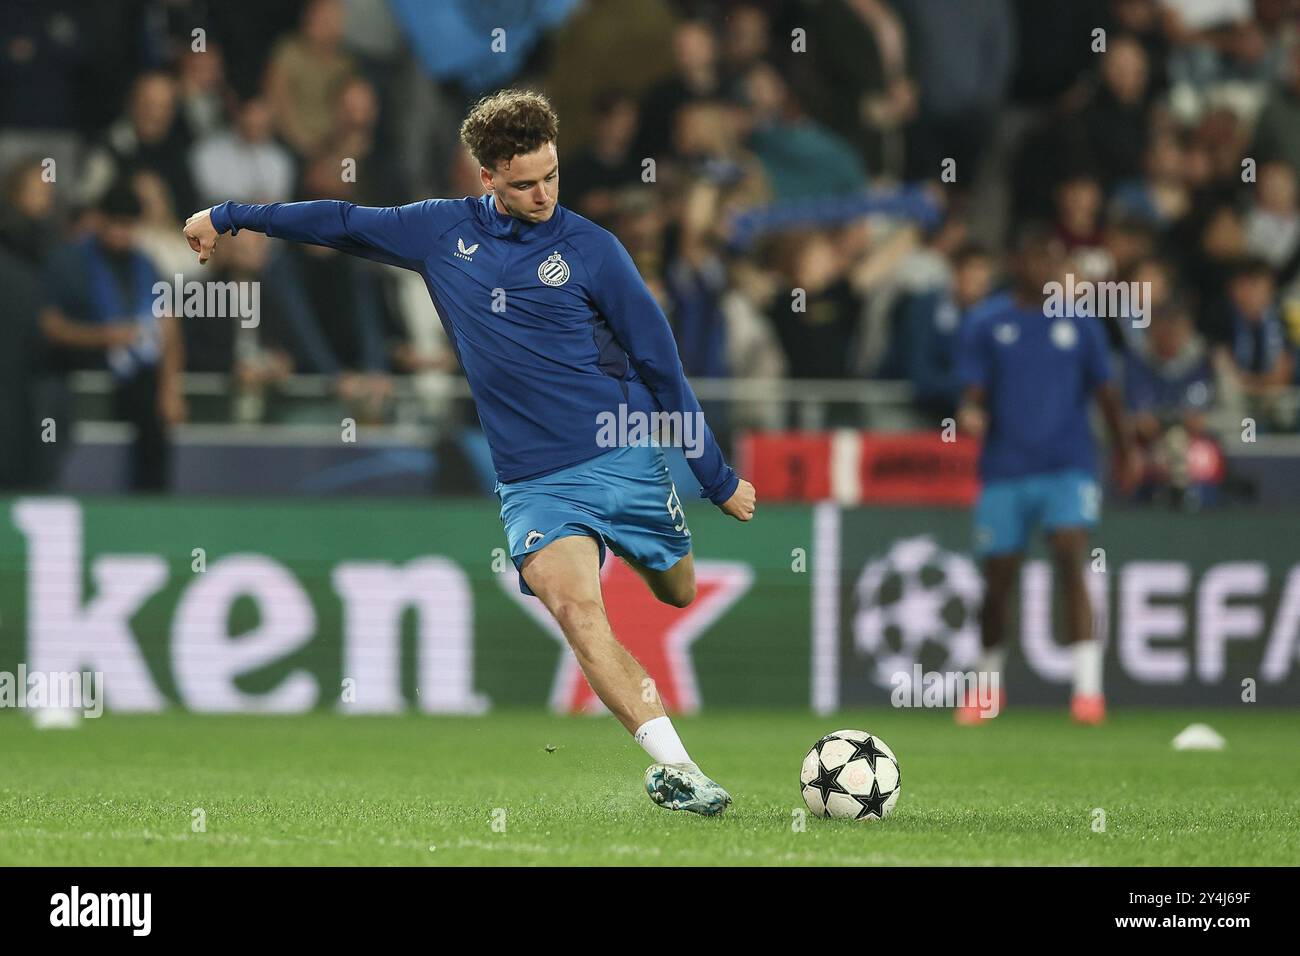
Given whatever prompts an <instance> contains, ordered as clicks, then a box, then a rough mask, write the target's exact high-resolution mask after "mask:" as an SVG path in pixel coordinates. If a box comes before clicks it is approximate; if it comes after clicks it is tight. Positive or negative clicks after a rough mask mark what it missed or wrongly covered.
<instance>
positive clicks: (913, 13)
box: [897, 0, 1016, 189]
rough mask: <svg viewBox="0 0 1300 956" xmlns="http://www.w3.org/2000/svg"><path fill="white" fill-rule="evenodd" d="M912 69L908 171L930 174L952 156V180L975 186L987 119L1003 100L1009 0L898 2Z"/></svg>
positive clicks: (1010, 55) (1010, 57)
mask: <svg viewBox="0 0 1300 956" xmlns="http://www.w3.org/2000/svg"><path fill="white" fill-rule="evenodd" d="M897 6H898V10H899V12H900V13H901V14H902V17H903V22H904V23H905V24H906V27H907V33H908V42H909V48H908V55H907V62H908V63H910V64H912V67H913V69H914V70H915V71H916V81H917V85H918V87H919V90H920V98H919V116H918V119H917V121H916V123H915V124H914V125H913V126H912V127H911V129H909V131H908V135H909V142H908V153H909V162H908V169H909V174H910V175H911V176H912V177H914V178H917V179H937V178H938V176H939V173H940V164H941V162H942V161H943V160H944V159H945V158H951V159H954V160H956V164H957V184H958V187H959V188H963V189H964V188H968V187H969V186H970V185H972V184H973V183H974V180H975V177H976V172H977V170H978V168H979V161H980V158H981V156H982V154H983V151H984V147H985V146H986V145H987V144H988V140H989V132H990V130H991V129H992V128H993V123H994V116H995V114H996V113H997V111H998V109H999V108H1000V107H1001V106H1002V104H1003V102H1004V100H1005V99H1006V95H1007V90H1008V89H1009V87H1010V83H1011V71H1012V68H1013V65H1014V55H1015V49H1016V23H1015V19H1014V17H1013V16H1012V11H1011V4H1010V3H1009V2H1008V0H980V2H979V3H950V2H948V0H898V4H897Z"/></svg>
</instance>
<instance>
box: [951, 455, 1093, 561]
mask: <svg viewBox="0 0 1300 956" xmlns="http://www.w3.org/2000/svg"><path fill="white" fill-rule="evenodd" d="M1100 514H1101V488H1100V486H1099V485H1098V484H1097V479H1096V478H1095V477H1093V476H1092V475H1091V474H1089V473H1088V472H1086V471H1082V470H1079V469H1073V468H1072V469H1067V470H1065V471H1055V472H1048V473H1045V474H1041V475H1026V476H1024V477H1022V478H1008V479H1004V480H1001V481H991V482H988V483H987V484H985V485H984V487H983V488H982V489H981V490H980V495H979V500H978V501H976V503H975V542H974V544H975V554H976V555H977V556H979V557H988V556H989V555H997V554H1013V553H1017V552H1022V551H1024V550H1025V547H1026V546H1027V545H1028V543H1029V536H1030V534H1032V533H1033V531H1034V529H1035V528H1042V529H1043V531H1045V532H1051V531H1056V530H1058V529H1060V528H1086V529H1089V530H1091V529H1092V528H1094V527H1096V525H1097V520H1098V518H1099V517H1100Z"/></svg>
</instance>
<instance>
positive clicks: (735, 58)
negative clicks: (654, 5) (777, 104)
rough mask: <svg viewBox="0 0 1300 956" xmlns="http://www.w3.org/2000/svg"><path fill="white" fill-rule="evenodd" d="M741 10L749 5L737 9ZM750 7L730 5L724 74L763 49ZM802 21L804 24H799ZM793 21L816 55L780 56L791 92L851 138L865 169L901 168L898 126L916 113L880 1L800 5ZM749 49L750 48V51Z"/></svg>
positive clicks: (896, 35)
mask: <svg viewBox="0 0 1300 956" xmlns="http://www.w3.org/2000/svg"><path fill="white" fill-rule="evenodd" d="M741 11H752V13H750V14H747V15H746V16H744V17H742V16H740V15H739V14H740V12H741ZM759 17H763V14H762V13H761V12H760V11H758V10H756V9H755V8H752V7H741V8H739V10H737V11H735V12H733V20H732V22H731V23H729V25H728V33H727V38H728V50H729V51H730V50H732V49H733V48H734V47H735V46H743V48H744V49H745V50H746V52H747V54H748V55H747V56H740V55H737V54H731V55H729V56H728V64H729V70H728V75H731V76H744V75H745V73H746V72H747V71H748V69H749V68H750V67H751V66H753V65H754V64H755V63H757V61H758V60H759V59H760V58H761V57H762V56H763V54H764V53H765V52H766V49H767V46H768V43H767V37H766V33H765V32H764V33H763V34H762V47H761V49H760V48H759V45H758V37H759V30H760V28H761V29H762V30H763V31H766V30H767V23H766V19H765V18H764V19H763V20H762V21H761V22H759V21H758V18H759ZM805 20H806V23H805ZM800 25H803V26H805V28H806V29H807V31H808V33H809V34H810V35H811V36H813V37H815V38H816V43H817V55H816V57H809V56H806V55H793V56H789V57H787V58H786V59H787V61H788V64H789V82H790V85H791V88H792V90H793V91H794V94H795V96H797V97H798V99H799V101H800V102H801V103H803V104H804V105H805V106H806V107H807V109H808V112H809V114H810V115H811V116H813V117H814V118H815V119H816V120H817V122H819V123H821V124H822V125H824V126H826V127H827V128H828V129H830V130H831V131H832V132H834V133H835V134H836V135H837V136H839V137H841V138H842V139H844V140H845V141H847V142H848V143H849V144H850V145H852V146H853V147H854V148H855V149H856V150H857V152H858V156H859V159H860V160H861V161H862V162H863V163H865V165H866V167H867V168H868V169H871V170H872V171H873V172H874V171H876V170H879V171H881V172H884V173H886V174H889V175H891V176H893V177H894V178H901V176H902V173H903V162H904V160H905V157H904V156H903V155H902V150H903V142H902V138H901V133H902V127H903V126H904V125H905V124H906V123H907V122H909V121H910V120H911V119H912V118H913V117H914V116H915V113H916V106H917V90H916V85H915V84H914V83H913V82H912V79H911V78H910V77H909V76H908V73H907V35H906V33H905V32H904V30H903V24H902V21H901V20H900V19H899V17H898V14H897V13H895V11H894V10H893V9H891V7H890V5H889V4H888V3H886V2H884V0H831V2H827V3H819V4H816V5H814V6H813V7H811V9H808V10H806V11H801V16H800ZM755 51H757V52H755Z"/></svg>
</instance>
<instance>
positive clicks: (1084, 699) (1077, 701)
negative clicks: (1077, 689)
mask: <svg viewBox="0 0 1300 956" xmlns="http://www.w3.org/2000/svg"><path fill="white" fill-rule="evenodd" d="M1070 719H1071V720H1073V721H1074V722H1075V723H1076V724H1091V725H1093V726H1096V725H1097V724H1100V723H1102V722H1104V721H1105V720H1106V698H1105V697H1104V696H1103V695H1101V694H1075V695H1074V696H1073V697H1071V698H1070Z"/></svg>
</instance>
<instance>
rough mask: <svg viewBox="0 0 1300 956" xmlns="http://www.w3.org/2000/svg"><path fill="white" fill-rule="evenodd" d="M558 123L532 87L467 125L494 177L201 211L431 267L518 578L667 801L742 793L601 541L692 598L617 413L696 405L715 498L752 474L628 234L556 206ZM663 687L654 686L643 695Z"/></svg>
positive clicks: (648, 452)
mask: <svg viewBox="0 0 1300 956" xmlns="http://www.w3.org/2000/svg"><path fill="white" fill-rule="evenodd" d="M557 132H558V120H557V118H556V115H555V112H554V111H553V110H552V108H551V106H550V103H549V102H548V101H547V100H546V98H545V97H543V96H541V95H540V94H537V93H530V92H523V91H517V90H508V91H503V92H501V93H497V94H496V95H494V96H490V97H487V98H485V99H483V100H481V101H480V102H479V103H477V104H476V105H475V106H474V108H473V109H472V110H471V111H470V113H469V115H468V117H467V118H466V119H465V121H464V123H463V124H462V126H461V139H462V141H463V142H464V143H465V145H466V147H467V148H468V149H469V151H470V152H471V153H472V154H473V156H474V157H475V159H476V160H478V162H479V163H480V165H481V168H480V177H481V179H482V183H483V188H484V190H485V194H484V195H483V196H481V197H478V198H472V197H467V198H464V199H455V200H452V199H429V200H425V201H424V202H417V203H411V204H409V205H406V206H395V207H391V208H368V207H362V206H356V205H353V204H351V203H345V202H337V201H332V200H331V201H319V202H302V203H272V204H269V205H246V204H241V203H233V202H226V203H221V204H220V205H218V206H214V207H212V208H211V209H209V210H206V211H203V212H200V213H196V214H195V215H193V216H191V217H190V219H189V220H188V222H187V223H186V225H185V235H186V237H187V238H188V240H189V243H190V246H191V247H192V248H193V249H194V250H195V251H196V252H198V254H199V261H200V262H207V260H208V258H209V257H210V256H211V255H212V250H213V248H214V246H215V245H216V242H217V239H218V237H219V236H221V235H223V234H226V233H234V232H237V231H238V230H240V229H252V230H254V231H256V232H264V233H266V234H267V235H268V236H273V237H276V238H282V239H291V240H295V241H298V242H307V243H313V244H316V245H322V246H331V247H333V248H336V249H340V250H342V251H344V252H349V253H353V254H355V255H359V256H364V257H366V258H369V259H374V260H377V261H380V262H385V263H389V264H391V265H396V266H401V267H403V268H407V269H411V270H414V271H416V272H418V273H419V274H420V275H421V276H422V277H423V279H424V281H425V285H426V286H427V287H428V290H429V295H430V297H431V299H432V300H433V303H434V306H435V307H436V308H437V310H438V315H439V317H440V318H441V320H442V323H443V326H444V328H445V329H446V331H447V336H448V338H449V339H450V341H451V343H452V345H453V347H454V348H455V350H456V356H457V358H458V359H459V361H460V364H461V367H462V368H463V369H464V372H465V377H466V379H467V380H468V382H469V386H470V390H471V391H472V393H473V396H474V400H475V404H476V405H477V408H478V413H479V419H480V421H481V422H482V425H483V430H484V433H485V434H486V436H487V439H488V444H489V446H490V447H491V450H492V459H493V464H494V466H495V468H496V473H497V479H498V484H497V493H498V496H499V497H500V499H501V519H502V521H503V523H504V524H505V528H506V535H507V538H508V540H509V542H510V552H511V556H512V557H513V559H514V561H515V564H516V566H517V567H518V568H519V572H520V576H521V587H522V588H523V589H524V590H525V591H526V592H530V593H534V594H536V595H537V596H538V597H539V598H540V599H541V601H542V603H543V604H545V606H546V608H547V610H548V611H550V613H551V614H552V615H553V616H554V617H555V620H556V621H557V622H558V623H559V625H560V627H561V629H562V630H563V632H564V635H565V638H566V639H567V640H568V642H569V645H570V647H572V649H573V652H574V655H575V656H576V657H577V660H578V663H579V664H580V665H581V667H582V670H583V673H584V674H585V675H586V677H587V680H588V681H589V682H590V684H591V687H592V689H593V690H594V691H595V692H596V694H597V695H598V696H599V697H600V699H601V700H602V701H603V702H604V703H605V705H606V706H607V707H608V708H609V709H610V711H612V712H613V713H614V715H615V716H616V717H618V719H619V720H620V721H621V722H622V724H623V726H624V727H626V728H627V729H628V731H629V732H630V733H632V734H633V735H634V736H635V738H636V740H637V742H638V743H639V744H641V746H642V747H644V748H645V750H646V752H647V753H649V754H650V756H651V758H652V759H653V760H654V761H655V763H654V765H652V766H651V767H650V768H649V769H648V770H647V771H646V780H645V785H646V791H647V793H649V795H650V797H651V798H652V799H653V800H654V801H655V802H656V803H658V804H659V805H660V806H665V807H668V808H670V809H674V810H690V811H692V812H695V813H700V814H704V815H712V814H716V813H721V812H722V811H723V810H724V809H726V807H727V806H728V805H729V804H730V803H731V797H730V795H728V794H727V792H726V791H725V790H723V789H722V787H720V786H718V784H717V783H715V782H714V781H712V780H711V779H709V778H708V777H707V776H705V775H704V774H703V773H701V772H700V770H699V768H698V766H696V764H695V763H694V761H692V760H691V758H690V756H689V754H688V753H687V751H686V749H685V747H684V746H683V745H682V742H681V740H680V738H679V737H678V735H677V732H676V731H675V730H674V729H673V725H672V722H671V721H670V720H669V718H668V717H667V716H666V714H665V712H664V708H663V704H662V703H661V702H660V700H659V698H658V695H657V694H653V693H652V694H648V695H647V694H646V693H645V688H646V687H653V683H651V682H649V681H648V679H647V677H646V673H645V670H644V669H643V668H642V667H641V665H640V664H639V663H638V662H637V661H636V660H635V659H634V658H633V657H632V655H631V654H630V653H628V651H627V650H626V649H625V648H624V647H623V646H622V645H621V644H620V643H619V642H618V640H617V638H616V637H615V636H614V634H613V632H612V630H611V629H610V626H609V621H608V619H607V617H606V614H605V607H604V603H603V600H602V595H601V589H600V566H601V564H602V563H603V562H604V559H605V552H606V547H607V546H609V547H612V548H614V549H615V550H616V551H617V553H618V554H619V555H620V556H622V557H623V558H624V559H625V560H627V561H628V563H629V564H630V565H631V566H632V567H633V568H634V569H635V570H636V571H637V572H638V573H639V574H640V575H641V576H642V577H643V578H644V579H645V580H646V582H647V584H648V585H649V586H650V588H651V590H652V591H653V592H654V594H655V596H656V597H657V598H659V600H661V601H664V602H667V603H669V604H673V605H676V606H679V607H684V606H686V605H687V604H689V603H690V602H691V601H692V600H693V599H694V597H695V566H694V562H693V560H692V558H691V543H690V531H689V530H688V529H687V527H686V519H685V516H684V514H683V512H682V508H681V503H680V501H679V500H678V497H677V492H676V489H675V488H674V487H673V483H672V481H671V479H670V478H669V476H668V468H667V464H666V462H665V459H664V456H663V453H662V452H661V451H660V449H659V448H658V447H657V446H655V445H652V444H649V443H629V444H628V445H627V446H625V447H616V448H613V449H611V448H609V447H608V446H607V444H606V443H605V442H604V441H603V440H602V438H601V437H600V436H601V432H602V429H601V428H600V421H601V416H602V415H618V413H619V411H620V409H622V410H623V411H624V412H625V413H628V414H629V415H630V413H632V412H641V413H642V414H643V415H645V414H649V413H653V412H667V413H670V414H673V415H676V416H680V417H679V418H678V421H682V420H683V419H684V418H686V417H688V416H689V417H690V418H691V421H692V424H695V423H698V425H699V427H697V428H695V429H694V430H691V429H684V430H683V434H687V435H689V434H695V435H698V437H699V444H698V447H693V448H692V449H691V450H690V451H691V453H690V454H688V455H687V461H688V462H689V463H690V465H691V468H692V470H693V471H694V474H695V476H696V478H697V479H698V480H699V482H700V485H701V496H702V497H707V498H708V499H709V500H710V501H712V502H713V503H714V504H715V505H717V506H718V507H719V508H721V509H722V510H723V511H724V512H726V513H727V514H729V515H731V516H732V517H734V518H736V519H738V520H740V521H749V520H750V519H751V518H752V517H753V516H754V488H753V486H752V485H751V484H750V483H749V482H747V481H744V480H742V479H741V478H739V477H738V476H737V475H736V473H735V472H734V471H732V469H731V468H729V467H728V466H727V463H726V462H725V461H724V460H723V457H722V452H721V451H720V450H719V448H718V445H717V442H716V440H715V439H714V437H713V434H712V432H711V431H709V429H708V428H707V426H704V425H703V413H702V412H701V410H700V404H699V402H698V401H697V400H696V397H695V394H694V393H693V392H692V390H691V387H690V385H689V384H688V383H687V381H686V377H685V374H684V372H683V370H682V364H681V360H680V358H679V357H678V353H677V346H676V343H675V342H674V340H673V337H672V332H671V330H670V328H669V325H668V320H667V319H666V318H665V316H664V314H663V312H662V310H661V309H660V308H659V306H658V304H657V303H656V302H655V300H654V298H653V296H652V295H651V293H650V291H649V289H647V288H646V285H645V282H644V281H643V280H642V278H641V276H640V275H639V273H638V272H637V270H636V267H635V266H634V265H633V263H632V259H631V257H630V256H629V255H628V254H627V251H626V250H625V249H624V248H623V246H622V245H621V244H620V243H619V241H618V240H617V239H616V238H615V237H614V236H613V234H611V233H610V232H608V231H607V230H605V229H603V228H601V227H600V226H597V225H596V224H594V223H592V222H590V221H589V220H587V219H584V218H583V217H581V216H579V215H577V214H576V213H573V212H570V211H568V210H566V209H565V208H564V207H562V206H560V205H559V201H558V198H559V161H558V157H557V153H556V136H557ZM647 697H649V699H646V698H647Z"/></svg>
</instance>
